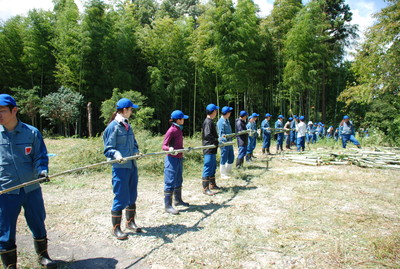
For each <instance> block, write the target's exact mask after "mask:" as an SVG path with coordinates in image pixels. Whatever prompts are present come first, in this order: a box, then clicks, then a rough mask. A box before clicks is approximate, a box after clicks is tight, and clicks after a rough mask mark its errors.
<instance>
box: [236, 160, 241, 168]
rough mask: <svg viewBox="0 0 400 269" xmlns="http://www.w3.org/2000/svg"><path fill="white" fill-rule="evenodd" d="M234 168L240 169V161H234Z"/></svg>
mask: <svg viewBox="0 0 400 269" xmlns="http://www.w3.org/2000/svg"><path fill="white" fill-rule="evenodd" d="M236 168H240V159H236Z"/></svg>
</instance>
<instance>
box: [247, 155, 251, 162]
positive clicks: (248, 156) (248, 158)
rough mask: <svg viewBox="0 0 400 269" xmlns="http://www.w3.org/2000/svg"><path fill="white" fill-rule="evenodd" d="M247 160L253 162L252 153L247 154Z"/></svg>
mask: <svg viewBox="0 0 400 269" xmlns="http://www.w3.org/2000/svg"><path fill="white" fill-rule="evenodd" d="M246 162H252V159H251V154H246Z"/></svg>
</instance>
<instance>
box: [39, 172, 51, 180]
mask: <svg viewBox="0 0 400 269" xmlns="http://www.w3.org/2000/svg"><path fill="white" fill-rule="evenodd" d="M47 173H48V172H47V170H42V171H41V172H40V173H39V178H42V181H41V182H49V181H50V179H49V177H48V174H47Z"/></svg>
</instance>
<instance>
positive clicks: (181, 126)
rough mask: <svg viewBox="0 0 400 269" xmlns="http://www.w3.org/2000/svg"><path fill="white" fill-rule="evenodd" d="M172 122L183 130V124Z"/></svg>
mask: <svg viewBox="0 0 400 269" xmlns="http://www.w3.org/2000/svg"><path fill="white" fill-rule="evenodd" d="M172 124H173V125H175V126H176V127H178V128H179V129H180V130H183V125H179V124H178V123H176V122H173V123H172Z"/></svg>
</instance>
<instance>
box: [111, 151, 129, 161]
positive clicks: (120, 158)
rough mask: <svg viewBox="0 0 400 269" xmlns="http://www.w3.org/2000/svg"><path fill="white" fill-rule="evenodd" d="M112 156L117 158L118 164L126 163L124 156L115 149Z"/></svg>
mask: <svg viewBox="0 0 400 269" xmlns="http://www.w3.org/2000/svg"><path fill="white" fill-rule="evenodd" d="M114 158H115V160H117V161H118V162H119V163H120V164H123V163H126V162H127V160H126V159H125V158H123V157H122V155H121V152H119V151H116V152H115V153H114Z"/></svg>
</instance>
